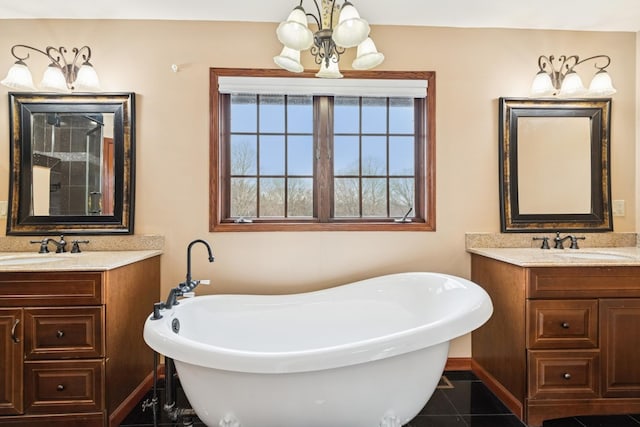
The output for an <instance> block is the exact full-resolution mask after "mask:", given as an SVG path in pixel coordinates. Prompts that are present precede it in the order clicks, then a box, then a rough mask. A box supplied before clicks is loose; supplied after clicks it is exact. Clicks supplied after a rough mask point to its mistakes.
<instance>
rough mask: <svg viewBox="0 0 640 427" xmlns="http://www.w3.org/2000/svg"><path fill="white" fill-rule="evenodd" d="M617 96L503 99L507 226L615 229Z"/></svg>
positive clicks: (521, 228) (502, 202) (503, 202)
mask: <svg viewBox="0 0 640 427" xmlns="http://www.w3.org/2000/svg"><path fill="white" fill-rule="evenodd" d="M610 102H611V100H610V99H596V100H591V99H583V100H550V99H544V100H536V99H515V98H501V99H500V115H499V119H500V174H501V181H500V186H501V189H500V190H501V194H500V205H501V229H502V231H503V232H509V231H523V232H532V231H548V230H554V231H556V230H566V231H609V230H612V229H613V226H612V219H611V204H610V193H611V189H610V171H609V167H608V166H609V165H608V164H609V127H610Z"/></svg>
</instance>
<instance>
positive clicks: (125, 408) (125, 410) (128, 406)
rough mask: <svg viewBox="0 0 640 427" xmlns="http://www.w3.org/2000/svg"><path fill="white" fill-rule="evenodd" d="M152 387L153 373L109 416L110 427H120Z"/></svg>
mask: <svg viewBox="0 0 640 427" xmlns="http://www.w3.org/2000/svg"><path fill="white" fill-rule="evenodd" d="M152 387H153V371H152V372H149V375H147V376H146V377H145V378H144V379H143V380H142V382H141V383H140V384H138V387H136V388H135V389H134V390H133V391H132V392H131V394H130V395H129V396H127V398H126V399H124V400H123V401H122V403H120V405H118V407H117V408H116V409H114V411H113V412H112V413H111V414H109V427H118V426H119V425H120V424H121V423H122V421H124V419H125V418H126V417H127V415H129V413H130V412H131V411H132V410H133V408H135V406H136V405H137V404H138V403H139V402H140V401H141V400H142V398H143V397H144V395H145V394H146V393H147V392H148V391H149V390H150V389H151V388H152Z"/></svg>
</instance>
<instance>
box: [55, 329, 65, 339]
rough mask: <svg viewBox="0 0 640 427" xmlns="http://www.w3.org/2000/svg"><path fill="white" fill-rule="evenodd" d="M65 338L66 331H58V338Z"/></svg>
mask: <svg viewBox="0 0 640 427" xmlns="http://www.w3.org/2000/svg"><path fill="white" fill-rule="evenodd" d="M63 336H64V331H57V332H56V337H58V338H62V337H63Z"/></svg>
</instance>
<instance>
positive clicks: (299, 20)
mask: <svg viewBox="0 0 640 427" xmlns="http://www.w3.org/2000/svg"><path fill="white" fill-rule="evenodd" d="M276 35H277V36H278V40H280V43H282V44H283V45H285V46H286V47H288V48H290V49H295V50H305V49H309V48H310V47H311V45H312V44H313V33H312V32H311V30H310V29H309V28H308V25H307V15H306V14H305V11H304V9H303V8H302V7H300V6H297V7H296V8H294V9H293V11H291V13H290V14H289V17H288V18H287V20H286V21H284V22H281V23H280V25H278V29H277V30H276Z"/></svg>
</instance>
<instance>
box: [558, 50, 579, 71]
mask: <svg viewBox="0 0 640 427" xmlns="http://www.w3.org/2000/svg"><path fill="white" fill-rule="evenodd" d="M560 60H561V61H562V64H561V65H560V73H561V74H562V75H563V76H564V75H567V74H568V73H570V72H571V71H573V68H574V67H575V66H576V65H578V64H579V63H580V62H579V61H580V57H578V55H571V56H566V55H562V56H560ZM563 70H564V71H563Z"/></svg>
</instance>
